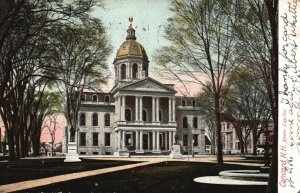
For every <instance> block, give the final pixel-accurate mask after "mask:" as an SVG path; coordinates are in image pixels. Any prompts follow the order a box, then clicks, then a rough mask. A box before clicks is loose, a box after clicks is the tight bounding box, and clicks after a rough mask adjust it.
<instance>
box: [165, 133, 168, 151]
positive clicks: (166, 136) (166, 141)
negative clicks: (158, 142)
mask: <svg viewBox="0 0 300 193" xmlns="http://www.w3.org/2000/svg"><path fill="white" fill-rule="evenodd" d="M164 134H165V150H167V149H168V132H164Z"/></svg>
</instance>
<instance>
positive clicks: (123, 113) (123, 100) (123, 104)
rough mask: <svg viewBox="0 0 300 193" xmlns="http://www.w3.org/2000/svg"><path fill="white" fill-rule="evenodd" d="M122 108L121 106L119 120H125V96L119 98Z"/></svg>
mask: <svg viewBox="0 0 300 193" xmlns="http://www.w3.org/2000/svg"><path fill="white" fill-rule="evenodd" d="M121 101H122V106H121V120H122V121H124V120H125V96H121Z"/></svg>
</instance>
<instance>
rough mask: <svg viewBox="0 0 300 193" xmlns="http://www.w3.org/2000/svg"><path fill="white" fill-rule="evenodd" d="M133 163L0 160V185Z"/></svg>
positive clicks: (87, 160) (59, 159) (60, 159)
mask: <svg viewBox="0 0 300 193" xmlns="http://www.w3.org/2000/svg"><path fill="white" fill-rule="evenodd" d="M133 163H137V162H129V161H110V160H89V159H82V162H74V163H65V162H64V159H63V158H53V159H21V160H18V161H12V162H0V171H1V172H0V185H3V184H8V183H14V182H20V181H26V180H33V179H39V178H45V177H50V176H56V175H60V174H67V173H73V172H81V171H89V170H95V169H101V168H108V167H114V166H121V165H127V164H133Z"/></svg>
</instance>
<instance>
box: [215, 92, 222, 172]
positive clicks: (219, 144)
mask: <svg viewBox="0 0 300 193" xmlns="http://www.w3.org/2000/svg"><path fill="white" fill-rule="evenodd" d="M215 115H216V127H217V161H218V170H219V171H222V170H223V147H222V135H221V113H220V101H219V97H218V96H216V95H215Z"/></svg>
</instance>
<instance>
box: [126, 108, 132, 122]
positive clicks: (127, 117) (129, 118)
mask: <svg viewBox="0 0 300 193" xmlns="http://www.w3.org/2000/svg"><path fill="white" fill-rule="evenodd" d="M125 120H126V121H131V110H130V109H126V110H125Z"/></svg>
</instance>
